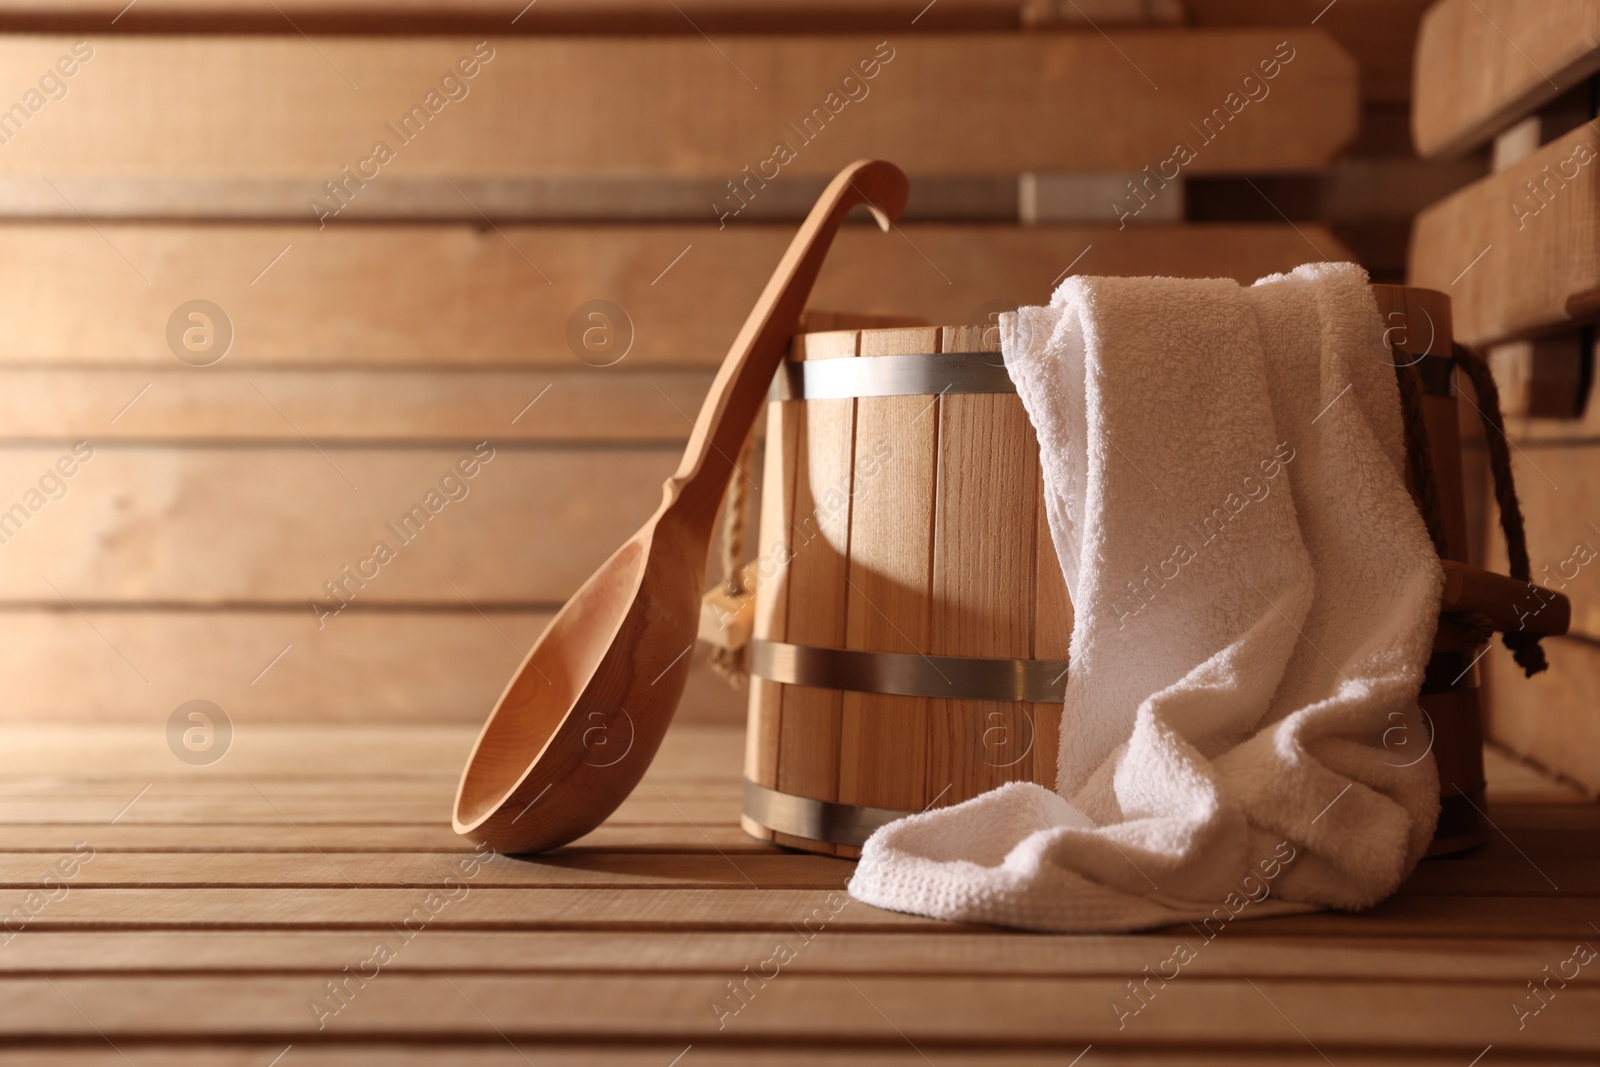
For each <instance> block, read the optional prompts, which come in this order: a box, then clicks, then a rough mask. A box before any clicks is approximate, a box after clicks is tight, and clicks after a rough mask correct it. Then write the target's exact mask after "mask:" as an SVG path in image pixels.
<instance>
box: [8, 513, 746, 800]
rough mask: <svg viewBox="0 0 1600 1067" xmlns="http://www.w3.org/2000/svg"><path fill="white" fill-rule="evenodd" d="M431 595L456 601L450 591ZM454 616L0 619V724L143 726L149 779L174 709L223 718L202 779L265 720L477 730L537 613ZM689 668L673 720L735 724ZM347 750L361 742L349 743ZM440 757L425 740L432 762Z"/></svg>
mask: <svg viewBox="0 0 1600 1067" xmlns="http://www.w3.org/2000/svg"><path fill="white" fill-rule="evenodd" d="M468 502H469V503H470V502H471V501H470V499H469V501H468ZM7 547H9V546H7ZM4 551H5V548H3V547H0V553H3V552H4ZM457 584H460V580H459V579H457ZM46 591H47V592H48V590H46ZM442 593H443V594H447V595H452V596H453V595H454V593H453V591H452V590H451V589H450V587H449V586H448V585H444V586H443V589H442ZM457 604H459V605H460V606H459V607H449V608H446V609H444V610H430V611H371V610H362V609H358V608H354V607H353V608H350V609H348V610H347V611H346V612H345V613H344V614H342V615H339V616H336V617H334V618H332V619H327V620H324V623H325V625H324V626H323V628H322V629H320V630H319V629H318V627H317V621H316V619H315V618H314V616H313V615H312V613H311V611H310V610H309V609H308V608H307V607H306V606H305V605H304V604H303V603H302V604H298V605H294V606H291V607H288V608H284V609H282V610H272V611H266V610H248V609H241V610H232V611H161V610H149V609H138V608H135V609H133V610H97V609H95V608H93V607H88V608H86V609H85V610H84V611H83V614H82V615H80V614H78V613H77V612H75V611H73V610H71V609H70V608H67V607H66V606H65V605H62V607H61V609H60V610H15V609H13V610H0V632H3V633H4V634H5V640H3V641H0V677H4V678H5V679H6V681H7V684H6V691H5V696H4V699H3V700H0V721H4V722H8V723H40V722H59V721H67V722H71V721H93V722H101V723H112V722H125V723H127V722H132V723H142V724H145V726H146V727H148V728H149V730H150V734H149V749H150V762H149V766H150V768H151V770H153V771H154V770H162V769H164V770H165V771H168V772H170V771H171V770H173V769H175V764H174V761H173V759H172V754H171V753H170V752H169V751H168V750H167V748H166V744H165V739H164V736H163V735H162V733H161V730H162V729H164V727H165V724H166V721H167V718H168V716H170V715H171V714H172V713H173V711H174V709H176V708H177V707H178V705H180V704H182V703H185V702H186V701H190V700H197V699H204V700H210V701H212V702H213V703H215V704H217V705H218V706H219V707H221V708H222V709H223V711H224V712H226V713H227V714H228V715H229V717H230V718H231V719H232V720H233V723H234V727H235V730H236V734H235V742H236V745H237V746H238V747H237V748H236V750H234V751H232V752H230V753H229V755H228V756H227V757H226V759H225V761H224V762H223V763H219V764H217V765H215V767H212V768H208V770H209V771H212V772H214V773H215V772H221V773H233V772H232V771H230V770H227V768H230V767H236V768H243V767H249V766H252V764H251V763H250V759H251V757H250V755H249V752H250V751H251V750H252V748H253V747H258V746H259V745H260V744H262V743H263V735H262V734H261V732H260V729H259V728H263V727H266V728H268V729H269V730H270V725H269V724H274V723H283V722H316V723H323V724H328V723H349V724H357V723H368V724H371V723H374V722H384V723H391V724H392V723H460V724H463V725H470V726H472V727H477V726H478V725H479V724H481V723H482V721H483V719H484V718H485V717H486V716H487V715H488V713H489V709H490V708H491V707H493V706H494V702H495V699H496V698H497V697H499V695H500V691H501V690H502V689H503V688H504V687H505V685H506V683H507V682H509V681H510V679H511V675H512V674H513V673H514V672H515V671H516V668H517V665H518V664H519V663H520V662H521V659H522V655H523V654H524V653H525V652H526V651H527V650H528V649H529V648H531V647H532V646H533V642H534V640H535V639H536V638H537V637H538V636H539V634H540V632H542V631H543V629H544V626H545V623H546V622H548V621H549V618H550V615H549V613H548V612H541V611H497V610H493V609H491V610H489V611H488V612H487V613H486V614H484V615H480V614H479V613H478V612H476V611H474V610H473V609H472V608H471V607H470V606H468V605H466V604H464V603H461V601H460V599H459V597H458V598H457ZM280 653H282V658H277V657H279V654H280ZM690 655H691V656H692V657H693V661H694V666H693V669H692V670H691V671H690V674H689V684H688V688H687V690H686V691H685V693H684V697H683V700H682V702H681V703H680V704H679V707H678V714H679V716H680V717H681V718H682V719H684V720H700V721H705V720H713V721H719V722H725V723H738V722H741V721H742V720H743V717H744V704H745V694H744V692H743V691H742V690H737V689H734V688H733V687H731V686H729V685H728V684H727V683H726V682H725V681H723V680H722V678H721V677H720V676H718V675H716V674H715V673H713V672H712V671H711V670H710V669H709V668H708V667H707V666H706V665H705V663H704V658H705V653H704V650H703V649H699V648H697V649H696V650H695V651H693V652H691V653H690ZM266 736H267V738H270V737H271V736H273V735H272V734H270V732H269V733H268V734H267V735H266ZM470 740H471V739H470V738H465V739H460V740H457V742H456V743H454V744H452V745H451V746H450V747H449V749H448V753H447V754H442V757H441V759H440V763H439V765H438V767H437V771H438V773H440V774H444V775H454V774H455V773H456V772H457V771H459V770H460V764H461V762H462V761H463V760H465V759H466V755H467V747H466V745H467V743H470ZM348 743H349V744H352V745H357V744H359V745H360V747H362V748H363V749H365V748H367V747H368V745H369V742H365V741H360V740H359V739H358V737H357V736H352V737H351V738H349V739H348ZM66 744H67V742H66V741H64V740H62V739H45V740H42V741H41V743H40V745H39V746H38V747H37V748H36V749H35V750H33V751H32V753H31V754H30V755H29V756H28V757H27V759H28V762H29V764H30V765H32V766H49V765H50V762H49V761H50V760H51V759H52V754H53V753H55V752H57V751H63V752H65V753H67V755H68V757H69V758H68V762H67V764H66V765H64V767H63V769H67V768H70V765H71V762H72V760H75V759H77V758H79V757H80V756H81V755H82V753H83V748H82V744H83V741H82V738H81V737H80V738H78V739H77V740H74V741H73V742H72V743H71V744H70V745H69V746H68V747H67V748H65V749H62V748H61V747H60V746H62V745H66ZM438 744H439V742H438V741H436V740H435V741H429V742H426V745H427V747H429V748H430V749H433V750H434V751H437V752H441V753H443V750H440V749H438ZM268 754H270V750H269V753H268ZM734 758H737V757H734ZM374 759H381V760H384V761H387V762H389V763H393V764H403V765H406V766H415V765H416V762H417V759H418V752H417V751H416V748H415V747H412V748H410V749H407V750H406V751H404V752H395V753H389V754H378V753H375V754H374ZM241 760H242V761H243V762H241ZM130 773H138V772H130ZM238 773H245V772H244V771H242V770H241V771H239V772H238Z"/></svg>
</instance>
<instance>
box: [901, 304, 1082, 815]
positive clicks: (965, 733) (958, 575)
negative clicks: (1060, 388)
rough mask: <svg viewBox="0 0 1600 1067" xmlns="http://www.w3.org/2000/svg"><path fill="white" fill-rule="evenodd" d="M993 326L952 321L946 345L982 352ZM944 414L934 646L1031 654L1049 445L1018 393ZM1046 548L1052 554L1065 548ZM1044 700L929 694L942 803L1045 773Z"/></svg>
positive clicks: (1000, 655) (933, 775)
mask: <svg viewBox="0 0 1600 1067" xmlns="http://www.w3.org/2000/svg"><path fill="white" fill-rule="evenodd" d="M988 332H989V327H987V326H962V327H950V326H946V327H942V328H941V329H940V331H939V335H940V336H939V345H940V347H939V349H938V350H939V351H941V352H973V351H982V350H983V340H984V336H985V334H987V333H988ZM995 360H996V362H1000V359H999V357H995ZM930 399H931V398H930ZM938 415H939V427H938V437H937V440H938V457H937V463H938V473H937V478H936V494H937V498H936V500H935V501H934V502H933V506H932V514H933V516H934V526H933V545H932V550H933V552H932V563H931V567H930V570H931V575H930V581H929V591H928V596H929V608H928V614H929V626H928V652H929V654H930V655H935V656H976V657H982V658H985V659H1028V658H1030V657H1031V655H1032V650H1033V628H1034V596H1035V593H1034V581H1035V573H1036V571H1037V566H1038V558H1037V548H1038V545H1037V541H1036V534H1037V522H1036V518H1035V516H1036V513H1037V511H1038V507H1039V504H1040V501H1039V497H1038V495H1037V493H1036V492H1035V490H1036V488H1037V486H1038V483H1039V477H1040V475H1039V443H1038V441H1037V440H1036V439H1035V437H1034V434H1033V427H1032V426H1031V425H1030V424H1029V422H1028V413H1027V411H1026V410H1025V409H1024V408H1023V406H1022V399H1021V397H1019V396H1017V395H1015V394H1011V393H975V394H965V395H960V396H956V395H951V396H944V397H940V398H939V403H938ZM1046 550H1047V551H1048V552H1049V553H1051V554H1052V555H1053V554H1054V552H1055V546H1054V545H1047V547H1046ZM1036 710H1037V706H1035V705H1024V704H1020V703H1017V702H1014V701H977V700H951V701H929V702H928V708H927V742H926V743H927V746H928V749H927V768H928V769H927V775H928V779H927V780H928V783H929V784H930V785H933V786H935V787H936V788H940V789H942V788H943V787H944V785H945V784H947V783H948V784H949V785H950V793H949V794H948V795H947V796H946V797H945V798H944V800H943V801H941V803H953V802H959V801H961V800H964V799H966V798H968V797H973V796H977V795H978V794H979V793H984V792H987V791H988V790H990V789H993V788H994V787H995V786H998V785H1001V784H1003V783H1004V782H1008V781H1018V780H1021V781H1027V780H1033V781H1039V780H1040V778H1041V776H1040V775H1038V774H1037V772H1036V771H1035V765H1034V740H1035V738H1034V725H1033V722H1034V713H1035V711H1036ZM1054 762H1055V761H1054V759H1050V760H1049V761H1048V763H1049V768H1048V771H1047V773H1046V774H1044V775H1043V776H1042V778H1043V780H1044V781H1046V782H1053V781H1054V778H1055V773H1054V772H1055V767H1054ZM932 799H933V798H932V797H928V798H927V799H925V800H924V801H923V803H924V804H926V803H929V802H930V801H931V800H932Z"/></svg>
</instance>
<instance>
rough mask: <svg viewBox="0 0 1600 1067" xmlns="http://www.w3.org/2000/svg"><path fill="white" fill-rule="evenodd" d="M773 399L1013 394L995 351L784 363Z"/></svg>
mask: <svg viewBox="0 0 1600 1067" xmlns="http://www.w3.org/2000/svg"><path fill="white" fill-rule="evenodd" d="M772 390H773V391H772V396H771V399H773V400H845V399H849V398H851V397H861V396H938V395H940V394H942V393H1015V392H1016V391H1017V387H1016V385H1015V384H1014V383H1013V382H1012V381H1011V375H1010V374H1008V373H1007V372H1006V365H1005V359H1004V357H1003V356H1001V355H1000V353H998V352H918V353H912V354H907V355H899V356H858V357H855V358H851V359H802V360H788V361H786V362H785V363H784V364H783V365H782V366H781V367H779V368H778V376H777V378H776V379H775V380H774V381H773V384H772Z"/></svg>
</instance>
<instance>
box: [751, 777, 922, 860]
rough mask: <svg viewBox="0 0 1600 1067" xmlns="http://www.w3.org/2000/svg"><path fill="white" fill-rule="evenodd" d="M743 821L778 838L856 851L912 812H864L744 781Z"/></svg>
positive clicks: (828, 801)
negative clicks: (880, 829)
mask: <svg viewBox="0 0 1600 1067" xmlns="http://www.w3.org/2000/svg"><path fill="white" fill-rule="evenodd" d="M744 814H745V817H746V818H748V819H751V820H752V821H754V822H757V823H759V824H761V825H762V826H765V827H766V828H767V829H768V830H775V831H777V832H778V833H780V834H789V835H791V836H794V837H803V838H806V839H807V840H808V841H827V842H830V843H832V844H835V845H853V846H855V847H856V848H860V847H861V846H862V845H863V844H865V843H866V840H867V838H869V837H871V836H872V832H873V831H874V830H876V829H877V828H878V827H880V826H884V825H886V824H888V823H891V822H894V820H896V819H899V818H902V817H903V816H906V815H914V814H915V812H910V811H900V810H898V809H895V808H868V807H863V806H861V805H859V804H840V803H838V802H836V801H832V800H815V799H813V798H811V797H797V796H795V795H794V794H792V793H780V792H778V791H777V790H776V789H768V788H767V787H766V786H764V785H758V784H757V783H755V782H752V781H751V780H750V779H748V778H746V779H745V780H744Z"/></svg>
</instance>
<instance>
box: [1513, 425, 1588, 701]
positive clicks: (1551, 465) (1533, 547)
mask: <svg viewBox="0 0 1600 1067" xmlns="http://www.w3.org/2000/svg"><path fill="white" fill-rule="evenodd" d="M1511 469H1512V475H1513V477H1514V478H1515V480H1516V484H1517V497H1518V498H1519V500H1520V501H1521V503H1522V513H1523V518H1524V524H1525V528H1526V532H1527V538H1528V558H1529V560H1530V561H1531V563H1532V565H1533V580H1534V581H1535V582H1538V583H1539V584H1540V585H1543V586H1546V587H1548V588H1550V589H1554V590H1556V591H1558V592H1560V593H1563V594H1564V595H1565V596H1566V597H1567V598H1568V599H1569V600H1571V601H1572V627H1571V630H1572V633H1573V634H1575V635H1579V636H1583V637H1587V638H1590V639H1591V640H1596V641H1600V508H1596V507H1595V502H1596V501H1597V500H1600V445H1595V444H1575V445H1555V446H1540V447H1534V446H1531V445H1530V446H1529V447H1526V448H1523V447H1514V448H1513V449H1512V452H1511ZM1496 530H1497V531H1498V527H1496ZM1491 543H1492V548H1491V554H1490V557H1489V566H1490V567H1491V568H1492V569H1494V570H1497V571H1499V572H1500V573H1502V574H1504V573H1506V567H1507V564H1506V559H1505V549H1504V542H1503V540H1502V539H1501V538H1500V537H1499V535H1498V532H1497V533H1496V536H1495V537H1494V538H1493V539H1492V542H1491ZM1538 608H1539V602H1538V601H1537V600H1530V601H1529V602H1528V603H1527V604H1525V605H1523V610H1524V611H1527V612H1529V613H1534V612H1537V611H1538ZM1597 720H1600V709H1597Z"/></svg>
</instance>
